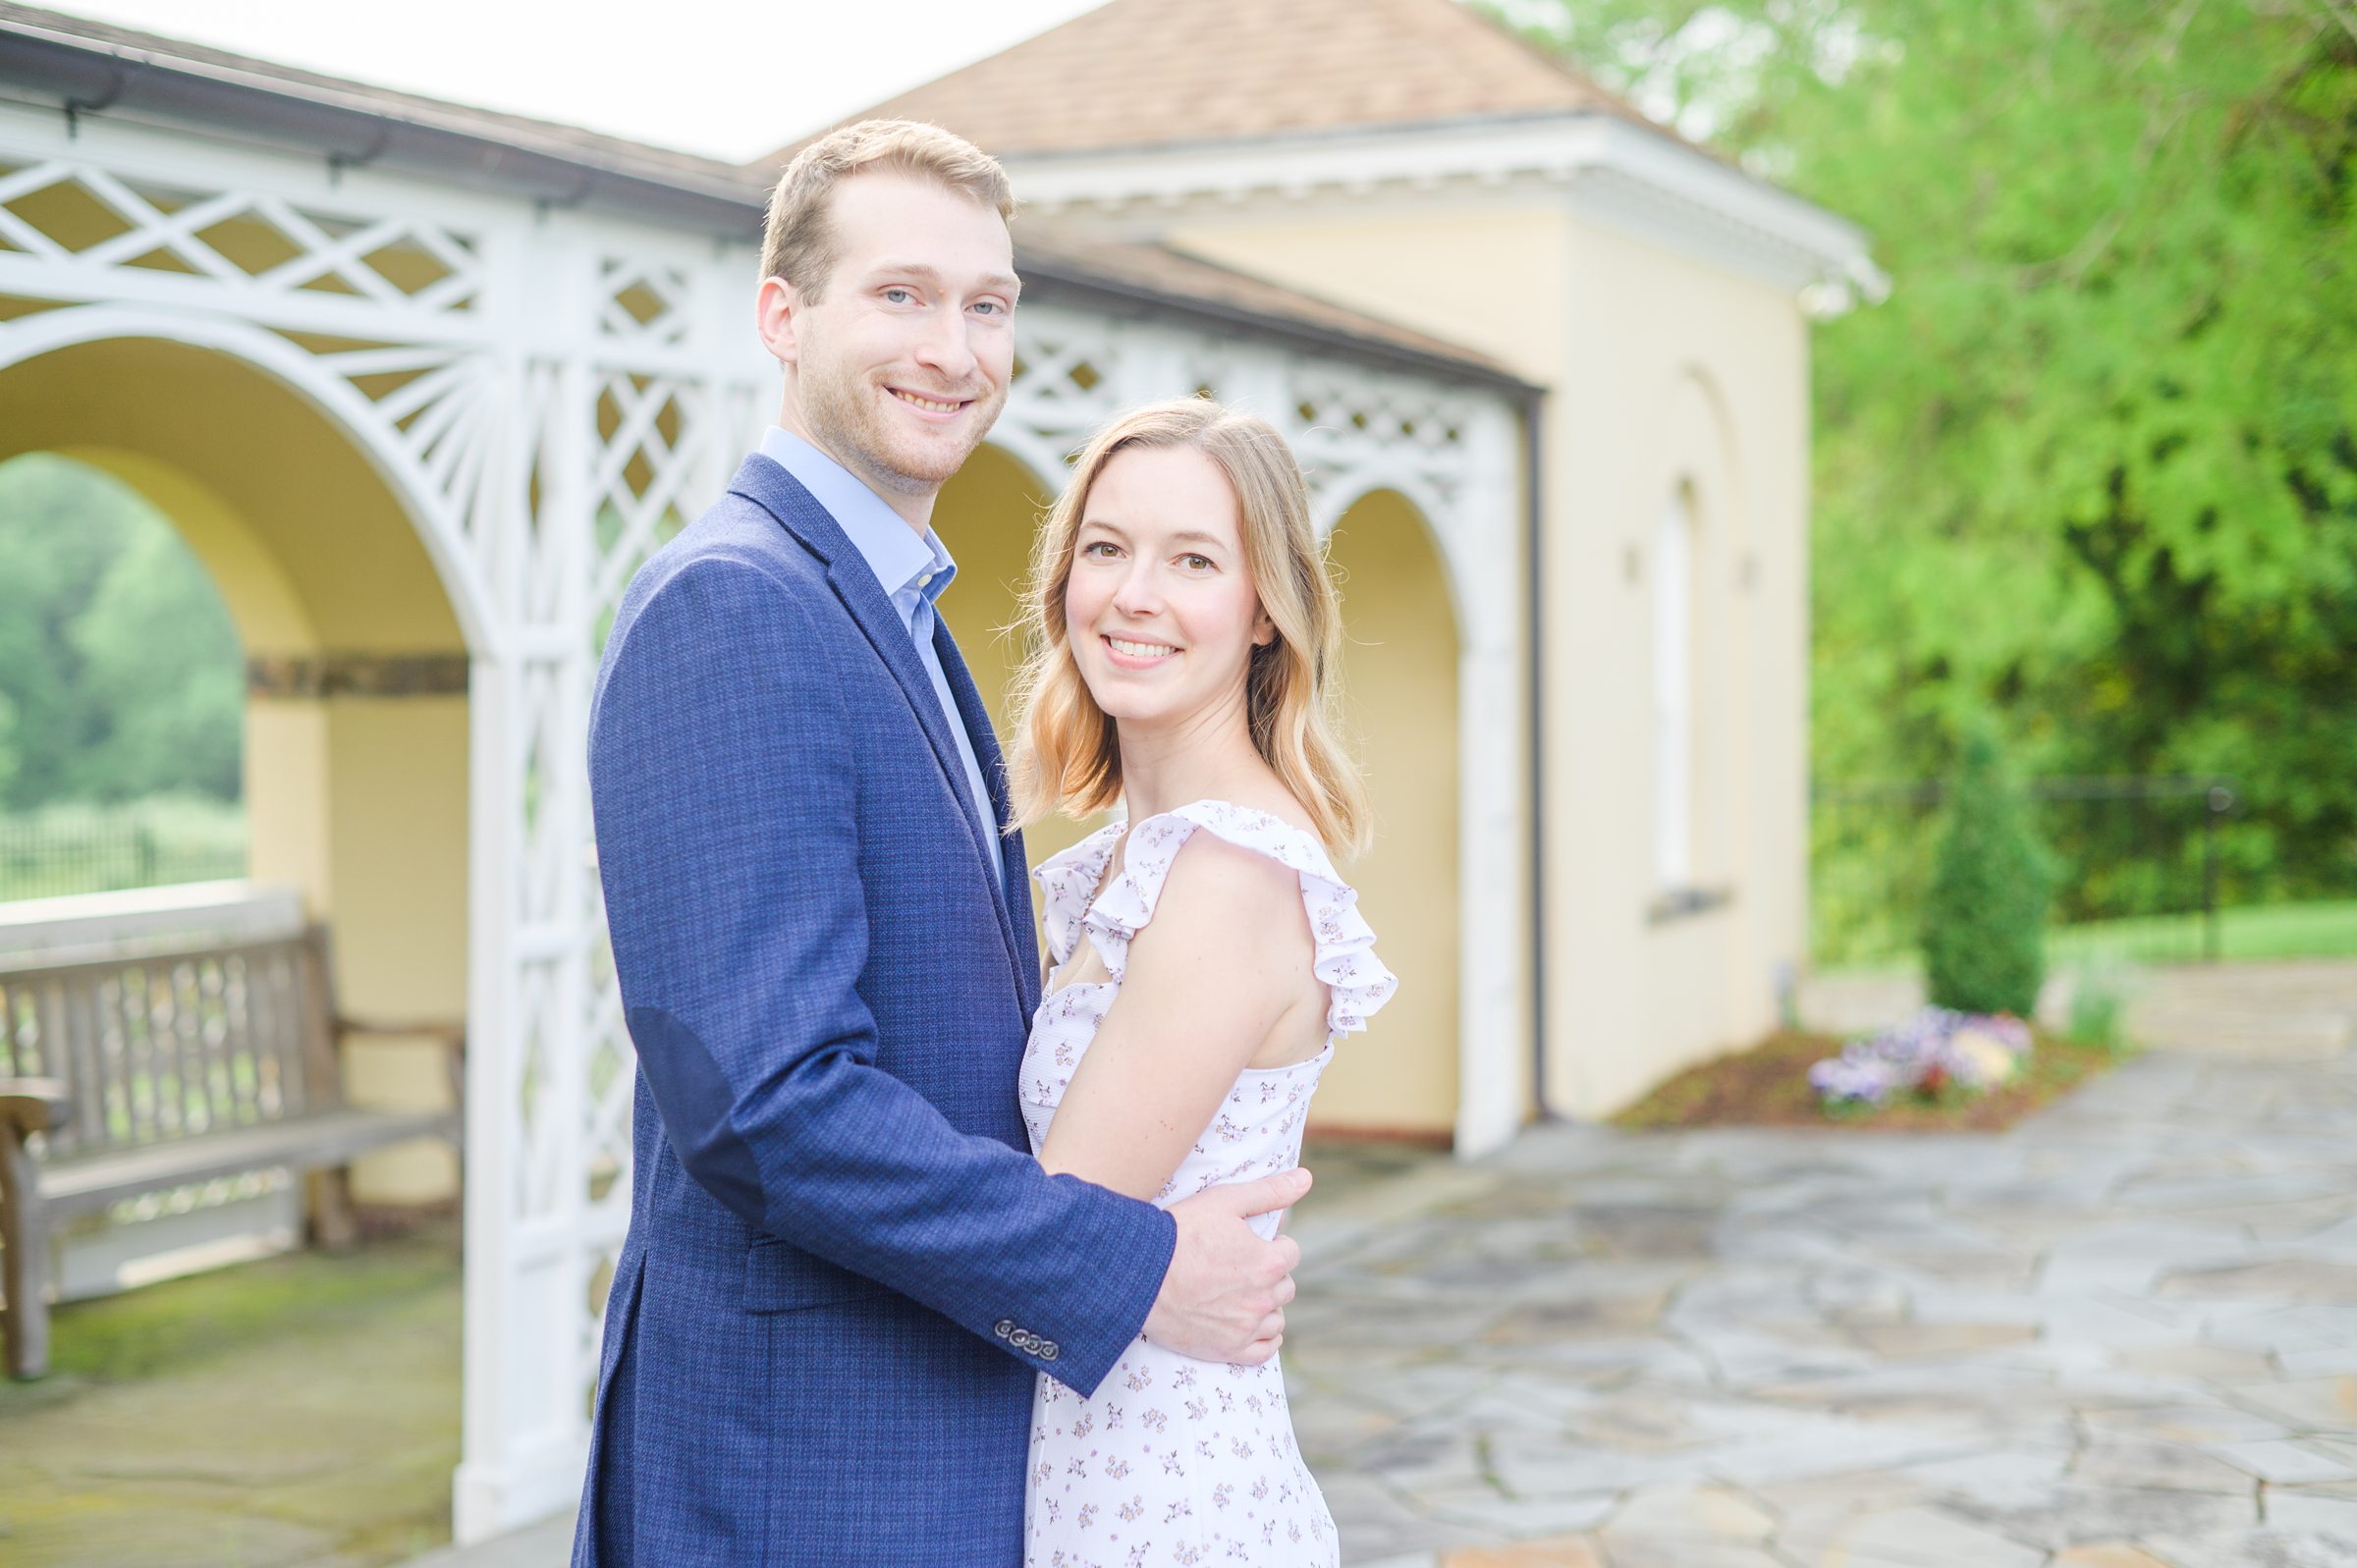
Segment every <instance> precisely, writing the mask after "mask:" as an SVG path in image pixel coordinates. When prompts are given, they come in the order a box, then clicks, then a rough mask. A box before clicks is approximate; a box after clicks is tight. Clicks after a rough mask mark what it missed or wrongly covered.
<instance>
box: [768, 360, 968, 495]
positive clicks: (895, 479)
mask: <svg viewBox="0 0 2357 1568" xmlns="http://www.w3.org/2000/svg"><path fill="white" fill-rule="evenodd" d="M804 368H805V372H806V371H807V369H808V368H809V367H807V366H805V367H804ZM801 391H802V398H801V404H802V419H803V422H804V423H806V424H807V425H808V426H809V429H810V435H811V437H812V439H813V440H815V441H816V442H817V444H818V445H819V447H820V448H822V449H823V450H824V451H825V452H826V453H827V454H828V455H829V456H830V457H832V458H834V459H835V460H837V461H838V462H841V463H842V464H843V465H844V466H845V467H847V468H850V469H851V470H852V471H853V472H854V473H856V474H858V475H859V476H860V477H861V478H862V479H864V480H866V481H867V482H868V483H869V484H870V485H871V486H874V487H876V488H879V489H885V490H892V491H897V492H899V493H900V494H902V495H927V494H930V493H931V492H933V491H935V490H939V489H940V488H941V487H942V486H943V485H945V484H947V483H948V482H949V481H950V479H951V478H952V477H954V476H955V475H956V474H957V472H958V470H959V469H960V468H962V467H964V466H965V460H966V459H968V458H970V457H972V456H973V455H974V449H975V448H976V447H978V446H980V445H982V442H983V440H984V438H986V437H987V436H988V435H989V434H990V432H991V429H992V427H993V426H995V425H996V424H997V423H998V422H999V414H1000V412H1001V411H1002V410H1003V409H1005V407H1006V406H1007V388H1005V387H1004V386H1001V387H999V388H998V389H996V392H997V395H996V396H995V397H994V398H993V399H992V400H991V402H990V404H989V406H988V407H986V408H979V409H977V410H976V411H975V412H974V414H973V415H972V416H971V417H972V418H973V421H974V431H973V437H972V439H971V440H969V441H967V442H966V444H965V445H964V446H963V447H962V448H959V449H955V450H952V449H947V448H917V449H916V450H914V451H909V450H903V449H902V448H900V447H897V446H896V444H895V443H894V441H893V439H892V432H891V430H890V428H889V427H888V426H887V425H886V423H885V418H886V415H885V412H884V410H882V409H881V408H879V407H877V406H876V405H875V404H874V403H872V402H870V401H869V395H870V394H871V393H872V394H873V395H875V396H876V397H880V398H890V397H892V396H894V394H893V393H892V392H891V391H890V390H889V389H887V388H886V387H884V386H883V385H882V384H881V383H878V382H875V381H871V380H869V379H867V378H866V377H865V376H863V375H862V374H860V373H859V372H857V371H827V372H822V373H820V374H818V375H815V376H810V375H807V374H805V377H804V379H803V381H802V388H801ZM911 445H913V444H911Z"/></svg>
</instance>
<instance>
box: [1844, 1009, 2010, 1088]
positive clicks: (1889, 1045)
mask: <svg viewBox="0 0 2357 1568" xmlns="http://www.w3.org/2000/svg"><path fill="white" fill-rule="evenodd" d="M2031 1049H2032V1045H2031V1037H2030V1026H2029V1025H2028V1024H2026V1023H2023V1022H2022V1021H2021V1020H2020V1019H2019V1018H2015V1017H2013V1016H2011V1015H2010V1014H2006V1013H1999V1014H1995V1015H1989V1014H1983V1013H1970V1012H1954V1011H1951V1010H1949V1009H1948V1008H1946V1007H1923V1008H1919V1009H1918V1010H1917V1011H1915V1012H1914V1013H1912V1014H1910V1015H1909V1016H1908V1017H1906V1018H1903V1019H1901V1020H1899V1021H1898V1022H1897V1023H1894V1024H1892V1025H1891V1027H1889V1028H1888V1029H1884V1030H1882V1031H1880V1032H1878V1033H1876V1034H1872V1035H1869V1036H1867V1037H1866V1038H1865V1039H1863V1040H1855V1041H1852V1042H1850V1044H1848V1045H1846V1046H1844V1047H1842V1048H1841V1054H1839V1055H1837V1056H1828V1057H1826V1058H1825V1059H1824V1060H1822V1061H1820V1062H1818V1063H1817V1064H1816V1065H1815V1066H1813V1067H1811V1068H1810V1069H1809V1087H1810V1088H1812V1089H1814V1090H1816V1091H1817V1094H1818V1097H1819V1098H1820V1099H1821V1100H1823V1101H1824V1103H1825V1108H1826V1109H1827V1110H1828V1111H1831V1112H1836V1113H1838V1112H1842V1111H1858V1110H1879V1109H1881V1108H1883V1107H1885V1106H1887V1105H1889V1104H1890V1103H1891V1101H1892V1100H1893V1099H1895V1098H1898V1097H1901V1096H1913V1097H1914V1098H1916V1099H1918V1100H1930V1101H1937V1100H1939V1099H1940V1098H1941V1097H1943V1096H1945V1095H1951V1094H1965V1095H1975V1094H1983V1093H1986V1092H1987V1091H1989V1090H1991V1089H1997V1088H2001V1087H2002V1086H2003V1085H2005V1084H2009V1083H2011V1082H2012V1081H2013V1080H2014V1079H2015V1078H2018V1077H2019V1076H2020V1075H2021V1070H2022V1061H2023V1059H2024V1058H2025V1057H2027V1056H2028V1055H2029V1054H2030V1052H2031Z"/></svg>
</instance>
